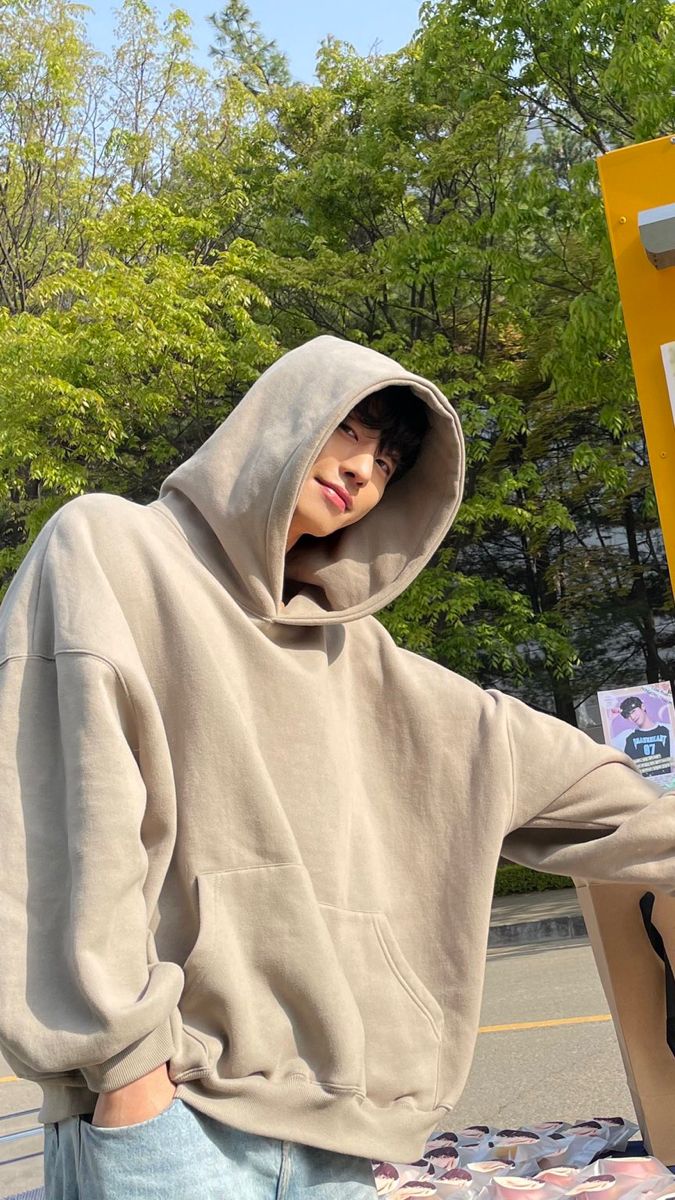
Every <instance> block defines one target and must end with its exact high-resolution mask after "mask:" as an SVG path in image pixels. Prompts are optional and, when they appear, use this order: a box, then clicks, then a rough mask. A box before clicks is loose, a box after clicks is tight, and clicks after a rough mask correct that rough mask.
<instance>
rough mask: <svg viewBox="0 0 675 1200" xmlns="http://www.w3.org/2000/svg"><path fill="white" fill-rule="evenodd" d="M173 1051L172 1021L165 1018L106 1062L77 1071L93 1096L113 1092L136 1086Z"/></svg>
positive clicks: (169, 1018)
mask: <svg viewBox="0 0 675 1200" xmlns="http://www.w3.org/2000/svg"><path fill="white" fill-rule="evenodd" d="M174 1050H175V1041H174V1036H173V1031H172V1018H171V1017H167V1019H166V1021H164V1022H163V1023H162V1024H161V1025H160V1026H159V1027H158V1028H157V1029H153V1031H152V1033H149V1034H147V1036H146V1037H144V1038H141V1039H140V1041H138V1042H134V1044H133V1045H132V1046H128V1047H127V1049H126V1050H120V1052H119V1054H114V1055H113V1057H112V1058H109V1059H108V1060H107V1062H104V1063H96V1064H95V1065H94V1066H91V1067H81V1068H80V1070H81V1071H82V1074H83V1075H84V1078H85V1079H86V1081H87V1086H88V1087H89V1089H90V1091H92V1092H113V1091H115V1090H116V1088H121V1087H126V1085H127V1084H128V1083H135V1081H136V1080H137V1079H140V1078H141V1077H142V1076H143V1075H147V1074H148V1073H149V1072H150V1071H154V1069H155V1067H160V1066H161V1065H162V1063H165V1062H168V1061H169V1059H170V1058H171V1056H172V1054H173V1053H174Z"/></svg>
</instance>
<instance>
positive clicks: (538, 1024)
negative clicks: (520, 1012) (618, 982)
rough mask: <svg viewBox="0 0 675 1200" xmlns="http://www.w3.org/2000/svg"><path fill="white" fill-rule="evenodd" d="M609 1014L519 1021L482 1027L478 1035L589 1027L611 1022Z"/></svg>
mask: <svg viewBox="0 0 675 1200" xmlns="http://www.w3.org/2000/svg"><path fill="white" fill-rule="evenodd" d="M611 1019H612V1018H611V1016H610V1014H609V1013H598V1015H597V1016H594V1017H559V1018H557V1019H556V1020H555V1021H519V1022H518V1023H517V1024H515V1025H483V1026H481V1028H480V1029H479V1030H478V1032H479V1033H511V1032H512V1031H513V1030H514V1029H550V1028H551V1027H552V1026H554V1025H591V1024H593V1023H594V1022H596V1021H611Z"/></svg>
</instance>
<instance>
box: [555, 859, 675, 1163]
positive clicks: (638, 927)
mask: <svg viewBox="0 0 675 1200" xmlns="http://www.w3.org/2000/svg"><path fill="white" fill-rule="evenodd" d="M576 887H577V894H578V896H579V902H580V904H581V911H582V912H583V915H584V920H585V922H586V928H587V929H588V934H589V937H590V940H591V945H592V947H593V953H594V955H595V961H596V963H597V967H598V971H599V974H600V979H601V981H602V986H603V988H604V990H605V995H606V997H607V1003H608V1005H609V1010H610V1012H611V1014H612V1017H613V1019H614V1026H615V1029H616V1034H617V1038H618V1041H619V1047H620V1049H621V1054H622V1057H623V1061H624V1066H625V1069H626V1076H627V1079H628V1086H629V1088H630V1092H631V1096H632V1098H633V1103H634V1105H635V1112H636V1114H637V1118H638V1121H639V1124H640V1128H641V1130H642V1134H643V1138H644V1142H645V1145H646V1147H647V1149H648V1151H649V1152H650V1153H651V1154H654V1155H655V1156H656V1157H657V1158H660V1159H661V1161H662V1162H664V1163H666V1164H668V1165H673V1164H675V1055H673V1053H672V1051H671V1050H670V1048H669V1046H668V1043H667V1041H666V994H665V970H664V966H663V963H662V962H661V960H660V958H659V957H658V955H657V954H656V953H655V951H654V950H653V948H652V946H651V944H650V942H649V939H648V937H647V933H646V931H645V927H644V923H643V920H642V914H641V912H640V906H639V902H640V897H641V896H643V895H644V893H645V892H646V891H648V890H649V889H648V888H646V887H645V886H644V885H643V884H621V883H582V882H581V881H578V882H576ZM653 921H654V924H655V925H656V927H657V928H658V930H659V932H660V933H661V936H662V937H663V941H664V943H665V947H666V950H667V952H668V957H669V959H670V962H671V964H672V966H673V969H675V897H673V896H666V895H664V894H663V893H656V902H655V905H654V912H653ZM600 1115H601V1116H602V1115H607V1114H602V1113H601V1114H600Z"/></svg>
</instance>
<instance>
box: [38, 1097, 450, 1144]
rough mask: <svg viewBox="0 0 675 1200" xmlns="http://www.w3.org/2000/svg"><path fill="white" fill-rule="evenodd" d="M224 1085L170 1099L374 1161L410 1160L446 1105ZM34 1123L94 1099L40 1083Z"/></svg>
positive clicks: (266, 1133) (242, 1126)
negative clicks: (380, 1101)
mask: <svg viewBox="0 0 675 1200" xmlns="http://www.w3.org/2000/svg"><path fill="white" fill-rule="evenodd" d="M218 1082H219V1084H220V1086H221V1087H223V1088H225V1087H227V1088H228V1089H229V1091H228V1092H225V1091H222V1092H220V1093H219V1094H217V1095H216V1094H214V1093H213V1091H210V1090H209V1083H208V1081H207V1080H206V1079H195V1080H193V1081H190V1082H185V1083H179V1084H178V1087H177V1088H176V1093H175V1097H176V1098H177V1099H179V1100H182V1101H183V1102H184V1103H185V1104H187V1105H188V1106H189V1107H191V1108H193V1109H194V1110H195V1112H198V1113H200V1114H201V1115H202V1116H204V1117H208V1118H210V1119H211V1120H213V1121H217V1122H218V1123H219V1124H221V1125H228V1126H230V1127H231V1128H232V1129H238V1130H240V1131H241V1132H242V1133H251V1134H254V1135H257V1136H259V1137H270V1138H276V1139H277V1140H279V1141H290V1142H299V1143H301V1144H302V1145H307V1146H315V1147H317V1148H318V1149H321V1150H331V1151H333V1152H334V1153H336V1154H347V1155H352V1156H354V1157H356V1158H367V1159H370V1160H371V1161H376V1162H383V1161H384V1162H415V1161H416V1160H417V1159H419V1158H420V1156H421V1154H422V1152H423V1150H424V1147H425V1145H426V1143H427V1140H428V1138H429V1136H430V1134H431V1133H433V1131H434V1129H436V1128H437V1127H438V1125H439V1123H440V1122H442V1121H443V1120H444V1118H445V1116H446V1115H447V1113H448V1112H449V1111H450V1105H444V1104H441V1105H438V1106H437V1107H436V1108H433V1109H428V1110H426V1109H419V1108H415V1107H414V1106H413V1105H412V1104H410V1103H407V1102H406V1101H405V1100H394V1101H393V1102H392V1103H391V1104H389V1105H386V1106H379V1105H376V1104H374V1103H373V1101H372V1100H370V1099H368V1097H366V1096H364V1095H363V1094H362V1093H359V1092H354V1091H350V1092H346V1091H343V1090H340V1091H333V1090H332V1089H330V1088H329V1086H324V1085H322V1084H320V1083H314V1082H313V1081H312V1080H305V1079H303V1080H300V1079H298V1078H297V1077H295V1078H290V1079H288V1080H283V1081H277V1082H271V1081H270V1080H269V1079H264V1078H262V1077H259V1078H256V1077H253V1078H252V1077H248V1078H246V1079H241V1080H221V1081H218ZM43 1091H44V1103H43V1106H42V1109H41V1110H40V1114H39V1120H40V1121H42V1122H43V1123H45V1124H46V1123H49V1122H55V1121H60V1120H65V1119H66V1118H67V1117H69V1116H77V1115H78V1114H80V1113H85V1112H87V1113H89V1112H92V1111H93V1109H94V1103H95V1101H96V1096H92V1094H91V1092H88V1091H87V1089H86V1088H73V1087H67V1086H63V1085H60V1086H59V1085H57V1084H49V1083H46V1082H45V1083H44V1084H43Z"/></svg>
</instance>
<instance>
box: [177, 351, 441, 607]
mask: <svg viewBox="0 0 675 1200" xmlns="http://www.w3.org/2000/svg"><path fill="white" fill-rule="evenodd" d="M392 385H399V386H401V387H407V388H408V389H409V390H410V391H411V392H412V393H414V395H415V396H416V397H419V399H421V400H422V401H424V403H425V404H426V405H427V406H428V417H429V422H430V428H429V430H428V432H427V433H426V434H425V437H424V440H423V442H422V446H421V449H420V453H419V457H418V459H417V461H416V463H415V465H414V466H413V467H412V468H411V470H409V471H408V472H407V473H406V474H405V475H403V476H402V477H401V479H400V480H396V479H394V480H393V481H392V482H391V483H389V484H388V485H387V487H386V488H385V491H384V495H383V497H382V499H381V500H380V502H379V503H378V504H377V505H376V506H375V507H374V508H373V509H371V511H370V512H369V513H367V514H366V516H365V517H363V518H362V519H361V520H359V521H356V522H355V523H354V524H353V525H348V526H345V527H344V528H343V529H340V530H337V531H336V532H335V533H334V534H330V535H329V536H328V537H325V538H318V537H311V536H309V535H305V536H304V537H301V538H300V539H299V541H298V542H297V543H296V545H295V546H294V547H293V548H292V550H291V551H290V552H289V554H288V555H286V554H285V548H286V542H287V539H288V529H289V526H290V523H291V517H292V515H293V512H294V510H295V506H296V503H297V500H298V495H299V493H300V489H301V487H302V485H303V483H304V480H305V478H306V476H307V474H308V473H309V470H310V468H311V466H312V465H313V463H314V462H315V460H316V458H317V457H318V454H319V451H320V450H321V448H322V447H323V445H324V444H325V442H326V441H327V440H328V438H329V437H330V435H331V433H332V432H333V430H334V429H335V428H336V427H337V425H338V424H339V423H340V421H342V420H344V418H345V417H346V415H347V413H349V412H350V411H351V409H353V408H354V407H355V406H356V405H357V404H358V403H359V402H360V401H361V400H363V398H364V397H365V396H367V395H369V394H370V393H371V392H375V391H378V390H379V389H380V388H384V387H390V386H392ZM463 482H464V443H463V439H462V433H461V429H460V424H459V419H458V417H457V414H456V413H455V411H454V409H453V408H452V406H451V405H450V403H449V402H448V400H447V399H446V397H445V396H444V395H443V394H442V392H440V391H439V389H438V388H437V387H436V386H435V385H434V384H433V383H430V382H429V380H427V379H423V378H421V377H420V376H418V375H414V374H412V373H411V372H410V371H406V370H405V369H404V368H403V367H402V366H400V364H399V363H397V362H395V361H394V360H393V359H391V358H388V357H387V356H386V355H384V354H380V353H379V352H378V351H376V350H370V349H368V348H367V347H365V346H361V345H358V344H355V343H353V342H348V341H344V340H342V339H341V338H336V337H332V336H326V335H323V336H321V337H317V338H313V339H312V340H311V341H309V342H306V343H305V344H304V345H303V346H300V347H298V348H297V349H296V350H291V351H290V352H289V353H287V354H284V355H283V356H282V357H281V358H280V359H278V360H277V362H275V363H274V364H273V365H272V366H271V367H269V368H268V370H266V371H265V372H264V373H263V374H262V375H261V376H260V378H259V379H258V380H256V382H255V383H254V384H253V386H252V387H251V388H250V389H249V391H248V392H247V393H246V395H245V396H244V397H243V399H242V400H241V401H240V402H239V404H238V405H237V407H236V408H235V409H234V410H233V411H232V413H230V415H229V416H228V417H227V419H226V420H225V421H223V423H222V424H221V425H219V427H218V428H217V429H216V430H215V432H214V433H213V434H212V435H211V437H210V438H208V439H207V441H206V442H204V444H203V445H202V446H200V448H199V449H198V450H197V451H196V453H195V454H193V455H192V457H191V458H189V459H187V460H186V461H185V462H184V463H182V464H181V465H180V466H179V467H177V468H176V469H175V470H174V471H172V472H171V474H170V475H168V476H167V478H166V479H165V480H164V482H163V484H162V486H161V489H160V492H159V501H155V503H164V504H165V505H166V506H167V507H169V508H170V509H171V510H172V511H173V512H174V515H175V516H176V517H177V518H178V519H179V520H180V521H181V524H182V525H183V528H184V529H185V528H186V525H187V526H189V527H191V528H194V521H193V520H191V519H190V516H189V515H188V514H187V512H186V505H185V501H186V500H187V501H189V502H190V505H193V506H194V508H196V509H197V510H198V511H199V513H200V514H201V517H202V518H203V520H204V521H206V522H207V524H208V525H209V526H210V529H211V531H212V533H213V534H214V535H215V537H216V538H217V539H218V542H219V543H220V546H221V547H222V550H223V551H224V553H225V556H226V559H227V566H228V571H227V574H228V580H230V581H231V584H232V587H233V590H234V592H235V594H236V596H237V599H238V600H239V602H240V603H241V604H242V607H244V608H245V609H247V610H248V611H249V612H251V613H252V614H253V615H255V616H257V617H260V618H263V619H267V620H270V621H278V622H283V623H285V624H294V625H318V624H322V625H323V624H327V623H337V622H341V621H348V620H354V619H356V618H358V617H362V616H366V615H367V614H369V613H374V612H377V611H378V609H381V608H383V607H384V605H386V604H388V603H389V602H390V601H391V600H393V599H394V598H395V597H396V596H398V595H399V594H400V593H401V592H402V591H404V589H405V588H406V587H407V586H408V584H409V583H411V581H412V580H413V579H414V578H415V576H416V575H418V574H419V572H420V571H421V570H422V568H423V567H424V565H425V564H426V563H427V562H428V560H429V558H430V557H431V555H432V554H433V552H434V550H435V549H436V548H437V546H438V545H439V544H440V542H441V541H442V539H443V537H444V535H445V534H446V532H447V530H448V529H449V527H450V525H451V524H452V521H453V519H454V516H455V514H456V512H457V509H458V507H459V504H460V502H461V494H462V486H463ZM188 507H189V506H188ZM191 515H192V517H193V518H194V516H195V514H194V513H192V514H191ZM186 517H187V520H186ZM186 532H187V530H186ZM188 536H189V534H188ZM284 577H286V578H287V579H292V580H296V581H299V582H300V583H301V585H302V586H301V588H300V590H299V591H298V592H297V594H296V595H294V596H293V597H292V599H291V600H289V602H288V603H287V604H286V605H285V607H282V600H283V588H284Z"/></svg>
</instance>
